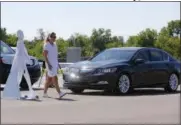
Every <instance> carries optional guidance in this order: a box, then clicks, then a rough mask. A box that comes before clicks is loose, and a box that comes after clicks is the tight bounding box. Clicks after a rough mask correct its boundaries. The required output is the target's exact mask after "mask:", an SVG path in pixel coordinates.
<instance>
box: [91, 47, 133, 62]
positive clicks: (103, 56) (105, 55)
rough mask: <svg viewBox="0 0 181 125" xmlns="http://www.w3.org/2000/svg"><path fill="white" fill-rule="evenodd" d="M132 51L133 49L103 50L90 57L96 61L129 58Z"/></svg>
mask: <svg viewBox="0 0 181 125" xmlns="http://www.w3.org/2000/svg"><path fill="white" fill-rule="evenodd" d="M134 53H135V50H121V49H118V50H105V51H103V52H101V53H100V54H98V55H97V56H95V57H94V58H92V60H91V61H92V62H96V61H105V60H129V59H130V58H131V57H132V56H133V54H134Z"/></svg>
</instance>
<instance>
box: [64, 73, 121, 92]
mask: <svg viewBox="0 0 181 125" xmlns="http://www.w3.org/2000/svg"><path fill="white" fill-rule="evenodd" d="M63 79H64V84H63V87H64V88H67V89H71V88H72V89H73V88H81V89H95V90H105V89H113V88H115V87H116V83H117V80H118V76H117V75H116V74H114V73H107V74H99V75H93V74H91V75H76V74H74V77H72V76H71V74H63Z"/></svg>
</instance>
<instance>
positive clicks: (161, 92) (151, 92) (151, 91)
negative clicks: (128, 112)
mask: <svg viewBox="0 0 181 125" xmlns="http://www.w3.org/2000/svg"><path fill="white" fill-rule="evenodd" d="M179 93H181V91H180V90H178V91H176V92H173V93H171V92H170V93H168V92H165V91H164V90H155V89H143V90H142V89H141V90H134V91H132V92H131V93H129V94H126V95H122V94H119V93H113V92H106V91H92V92H83V93H81V94H77V95H87V96H89V95H91V96H156V95H170V94H179ZM69 94H74V93H69Z"/></svg>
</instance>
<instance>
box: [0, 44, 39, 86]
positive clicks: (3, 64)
mask: <svg viewBox="0 0 181 125" xmlns="http://www.w3.org/2000/svg"><path fill="white" fill-rule="evenodd" d="M14 55H15V51H14V50H13V49H12V48H11V47H10V46H9V45H7V44H6V43H4V42H3V41H0V83H1V84H5V83H6V80H7V78H8V75H9V73H10V69H11V65H12V61H13V58H14ZM30 58H31V60H32V64H31V65H29V64H28V65H27V69H28V72H29V74H30V79H31V83H32V85H33V84H34V83H35V82H36V81H38V80H39V78H40V76H41V69H40V65H39V63H38V60H37V59H36V58H35V57H32V56H30ZM20 87H21V88H23V89H27V88H28V85H27V83H26V80H25V78H24V77H23V79H22V81H21V84H20Z"/></svg>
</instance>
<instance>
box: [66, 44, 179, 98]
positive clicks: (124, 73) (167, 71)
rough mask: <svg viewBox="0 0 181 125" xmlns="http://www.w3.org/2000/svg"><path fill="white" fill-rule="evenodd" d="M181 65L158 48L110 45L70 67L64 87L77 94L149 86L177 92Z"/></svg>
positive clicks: (124, 91) (122, 91)
mask: <svg viewBox="0 0 181 125" xmlns="http://www.w3.org/2000/svg"><path fill="white" fill-rule="evenodd" d="M180 68H181V64H180V62H178V61H177V60H176V59H174V58H173V57H172V56H171V55H170V54H168V53H167V52H165V51H163V50H160V49H157V48H147V47H122V48H111V49H107V50H104V51H103V52H101V53H99V54H97V55H96V56H94V57H93V58H91V59H89V60H87V61H82V62H77V63H75V64H73V65H71V66H70V67H69V68H67V69H66V70H65V72H64V74H63V79H64V85H63V86H64V88H67V89H70V90H72V91H73V92H74V93H81V92H83V91H84V89H96V90H108V91H110V90H111V91H112V90H116V91H119V92H120V93H122V94H127V93H128V92H130V91H131V90H133V88H148V87H161V88H164V89H165V90H166V91H167V92H174V91H176V90H177V88H178V85H179V84H180V76H181V71H180Z"/></svg>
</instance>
